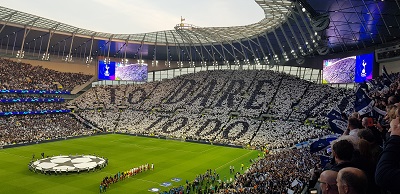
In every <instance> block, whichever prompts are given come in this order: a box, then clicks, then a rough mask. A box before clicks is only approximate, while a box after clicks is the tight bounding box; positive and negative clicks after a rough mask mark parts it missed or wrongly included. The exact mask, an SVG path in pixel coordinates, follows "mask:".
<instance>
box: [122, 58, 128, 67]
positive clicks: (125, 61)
mask: <svg viewBox="0 0 400 194" xmlns="http://www.w3.org/2000/svg"><path fill="white" fill-rule="evenodd" d="M128 61H129V60H128V59H127V58H123V59H121V64H122V65H123V66H126V65H128Z"/></svg>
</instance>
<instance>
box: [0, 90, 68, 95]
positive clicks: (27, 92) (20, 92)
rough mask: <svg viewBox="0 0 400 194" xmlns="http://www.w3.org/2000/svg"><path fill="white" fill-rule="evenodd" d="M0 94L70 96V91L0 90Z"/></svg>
mask: <svg viewBox="0 0 400 194" xmlns="http://www.w3.org/2000/svg"><path fill="white" fill-rule="evenodd" d="M0 93H10V94H71V92H70V91H65V90H63V91H61V90H0Z"/></svg>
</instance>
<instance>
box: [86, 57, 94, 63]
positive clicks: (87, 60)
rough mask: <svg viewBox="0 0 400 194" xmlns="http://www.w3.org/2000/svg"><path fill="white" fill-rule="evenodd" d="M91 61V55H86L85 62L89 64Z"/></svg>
mask: <svg viewBox="0 0 400 194" xmlns="http://www.w3.org/2000/svg"><path fill="white" fill-rule="evenodd" d="M92 61H93V57H89V56H87V57H86V64H90V63H92Z"/></svg>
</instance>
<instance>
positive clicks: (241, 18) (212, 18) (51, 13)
mask: <svg viewBox="0 0 400 194" xmlns="http://www.w3.org/2000/svg"><path fill="white" fill-rule="evenodd" d="M0 5H1V6H4V7H7V8H11V9H16V10H18V11H23V12H27V13H30V14H34V15H37V16H41V17H45V18H48V19H52V20H55V21H58V22H62V23H66V24H69V25H73V26H76V27H79V28H84V29H89V30H94V31H99V32H109V33H117V34H132V33H143V32H154V31H161V30H172V29H173V27H174V26H175V25H176V24H179V23H180V19H181V16H182V17H183V18H184V19H185V21H184V23H190V24H193V25H196V26H201V27H227V26H238V25H248V24H251V23H255V22H258V21H260V20H261V19H263V18H264V12H263V10H262V9H261V7H260V6H258V4H257V3H256V2H255V1H254V0H68V1H60V0H0Z"/></svg>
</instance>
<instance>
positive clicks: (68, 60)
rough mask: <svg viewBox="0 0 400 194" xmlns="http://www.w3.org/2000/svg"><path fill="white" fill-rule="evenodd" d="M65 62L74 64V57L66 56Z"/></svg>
mask: <svg viewBox="0 0 400 194" xmlns="http://www.w3.org/2000/svg"><path fill="white" fill-rule="evenodd" d="M64 61H65V62H73V61H72V55H67V56H65V58H64Z"/></svg>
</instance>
